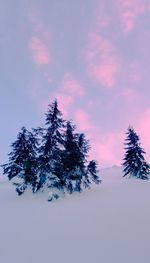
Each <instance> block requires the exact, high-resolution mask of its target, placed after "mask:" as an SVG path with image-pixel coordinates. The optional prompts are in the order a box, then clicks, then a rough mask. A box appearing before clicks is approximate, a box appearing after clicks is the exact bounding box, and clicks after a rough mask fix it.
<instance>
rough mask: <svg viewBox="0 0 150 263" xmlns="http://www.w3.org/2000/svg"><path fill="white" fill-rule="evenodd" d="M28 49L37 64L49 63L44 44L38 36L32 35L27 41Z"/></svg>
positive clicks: (47, 52)
mask: <svg viewBox="0 0 150 263" xmlns="http://www.w3.org/2000/svg"><path fill="white" fill-rule="evenodd" d="M28 46H29V49H30V51H31V55H32V58H33V60H34V62H35V63H36V64H37V65H44V64H49V63H50V60H51V59H50V55H49V51H48V48H47V46H46V44H45V43H44V42H43V41H42V40H41V39H40V38H38V37H32V38H31V39H30V41H29V45H28Z"/></svg>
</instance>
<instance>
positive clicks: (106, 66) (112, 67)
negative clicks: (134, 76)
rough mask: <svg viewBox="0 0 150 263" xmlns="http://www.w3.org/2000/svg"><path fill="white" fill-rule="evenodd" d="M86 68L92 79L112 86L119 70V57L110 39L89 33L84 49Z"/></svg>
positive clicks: (108, 86)
mask: <svg viewBox="0 0 150 263" xmlns="http://www.w3.org/2000/svg"><path fill="white" fill-rule="evenodd" d="M86 61H87V69H88V73H89V75H90V76H91V77H92V78H93V80H95V81H97V82H99V83H101V85H103V86H104V87H107V88H113V87H114V86H115V84H116V82H117V76H118V73H119V70H120V58H119V56H118V55H117V53H116V51H115V49H114V47H113V45H112V43H111V41H110V40H109V39H106V38H104V37H102V36H100V35H98V34H96V33H92V34H89V43H88V47H87V51H86Z"/></svg>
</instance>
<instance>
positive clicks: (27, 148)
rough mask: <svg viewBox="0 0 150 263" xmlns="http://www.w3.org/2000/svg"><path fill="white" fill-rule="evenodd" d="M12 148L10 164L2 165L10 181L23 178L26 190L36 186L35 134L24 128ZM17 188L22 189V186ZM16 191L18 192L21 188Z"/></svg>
mask: <svg viewBox="0 0 150 263" xmlns="http://www.w3.org/2000/svg"><path fill="white" fill-rule="evenodd" d="M11 147H12V151H11V152H10V153H9V154H8V155H9V162H8V163H7V164H4V165H2V167H3V173H4V174H6V175H7V176H8V179H9V180H11V179H12V178H14V177H19V178H21V179H22V181H23V184H24V188H26V185H29V184H30V185H31V186H32V185H34V183H35V181H36V154H37V141H36V138H35V137H34V135H33V133H31V132H29V131H28V130H27V129H26V128H25V127H22V129H21V131H20V132H19V134H18V136H17V139H16V141H15V142H14V143H12V145H11ZM17 187H20V184H18V185H17ZM16 190H17V192H18V191H19V188H17V189H16ZM18 193H19V192H18Z"/></svg>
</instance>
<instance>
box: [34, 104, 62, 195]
mask: <svg viewBox="0 0 150 263" xmlns="http://www.w3.org/2000/svg"><path fill="white" fill-rule="evenodd" d="M64 123H65V121H64V120H63V119H62V113H61V112H60V111H59V109H58V103H57V100H55V101H54V102H53V103H52V104H50V105H49V106H48V111H47V113H46V127H45V128H44V129H43V136H42V141H41V147H40V148H39V172H38V176H39V184H38V190H39V189H40V188H41V187H43V186H44V184H45V183H46V181H48V180H49V179H50V175H52V174H53V169H54V165H55V162H56V160H57V159H58V158H59V151H60V149H61V147H62V145H63V136H62V129H63V128H64Z"/></svg>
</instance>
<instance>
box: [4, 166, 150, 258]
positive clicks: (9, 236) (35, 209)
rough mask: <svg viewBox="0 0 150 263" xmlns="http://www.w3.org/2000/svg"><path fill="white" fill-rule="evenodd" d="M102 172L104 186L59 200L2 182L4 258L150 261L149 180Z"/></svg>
mask: <svg viewBox="0 0 150 263" xmlns="http://www.w3.org/2000/svg"><path fill="white" fill-rule="evenodd" d="M100 173H101V178H102V184H100V185H99V186H96V187H94V188H93V189H91V190H88V191H85V192H83V193H81V194H73V195H71V196H67V197H64V198H62V199H58V200H57V201H55V202H47V201H46V197H47V193H46V196H45V194H44V193H39V194H35V195H33V194H31V193H30V192H29V191H27V192H25V194H23V195H22V196H20V197H18V196H17V194H16V192H15V188H14V186H13V185H12V184H11V183H10V182H7V181H6V182H0V210H1V211H0V214H1V217H0V222H1V223H0V248H1V252H0V262H2V263H27V262H28V263H41V262H43V263H46V262H54V263H59V262H61V263H70V262H71V263H77V262H78V263H84V262H85V263H91V262H93V263H100V262H102V263H149V262H150V250H149V244H150V223H149V222H150V209H149V207H150V205H149V203H150V180H148V181H141V180H132V179H127V178H122V169H121V168H119V167H112V168H111V169H104V170H102V171H100Z"/></svg>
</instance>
